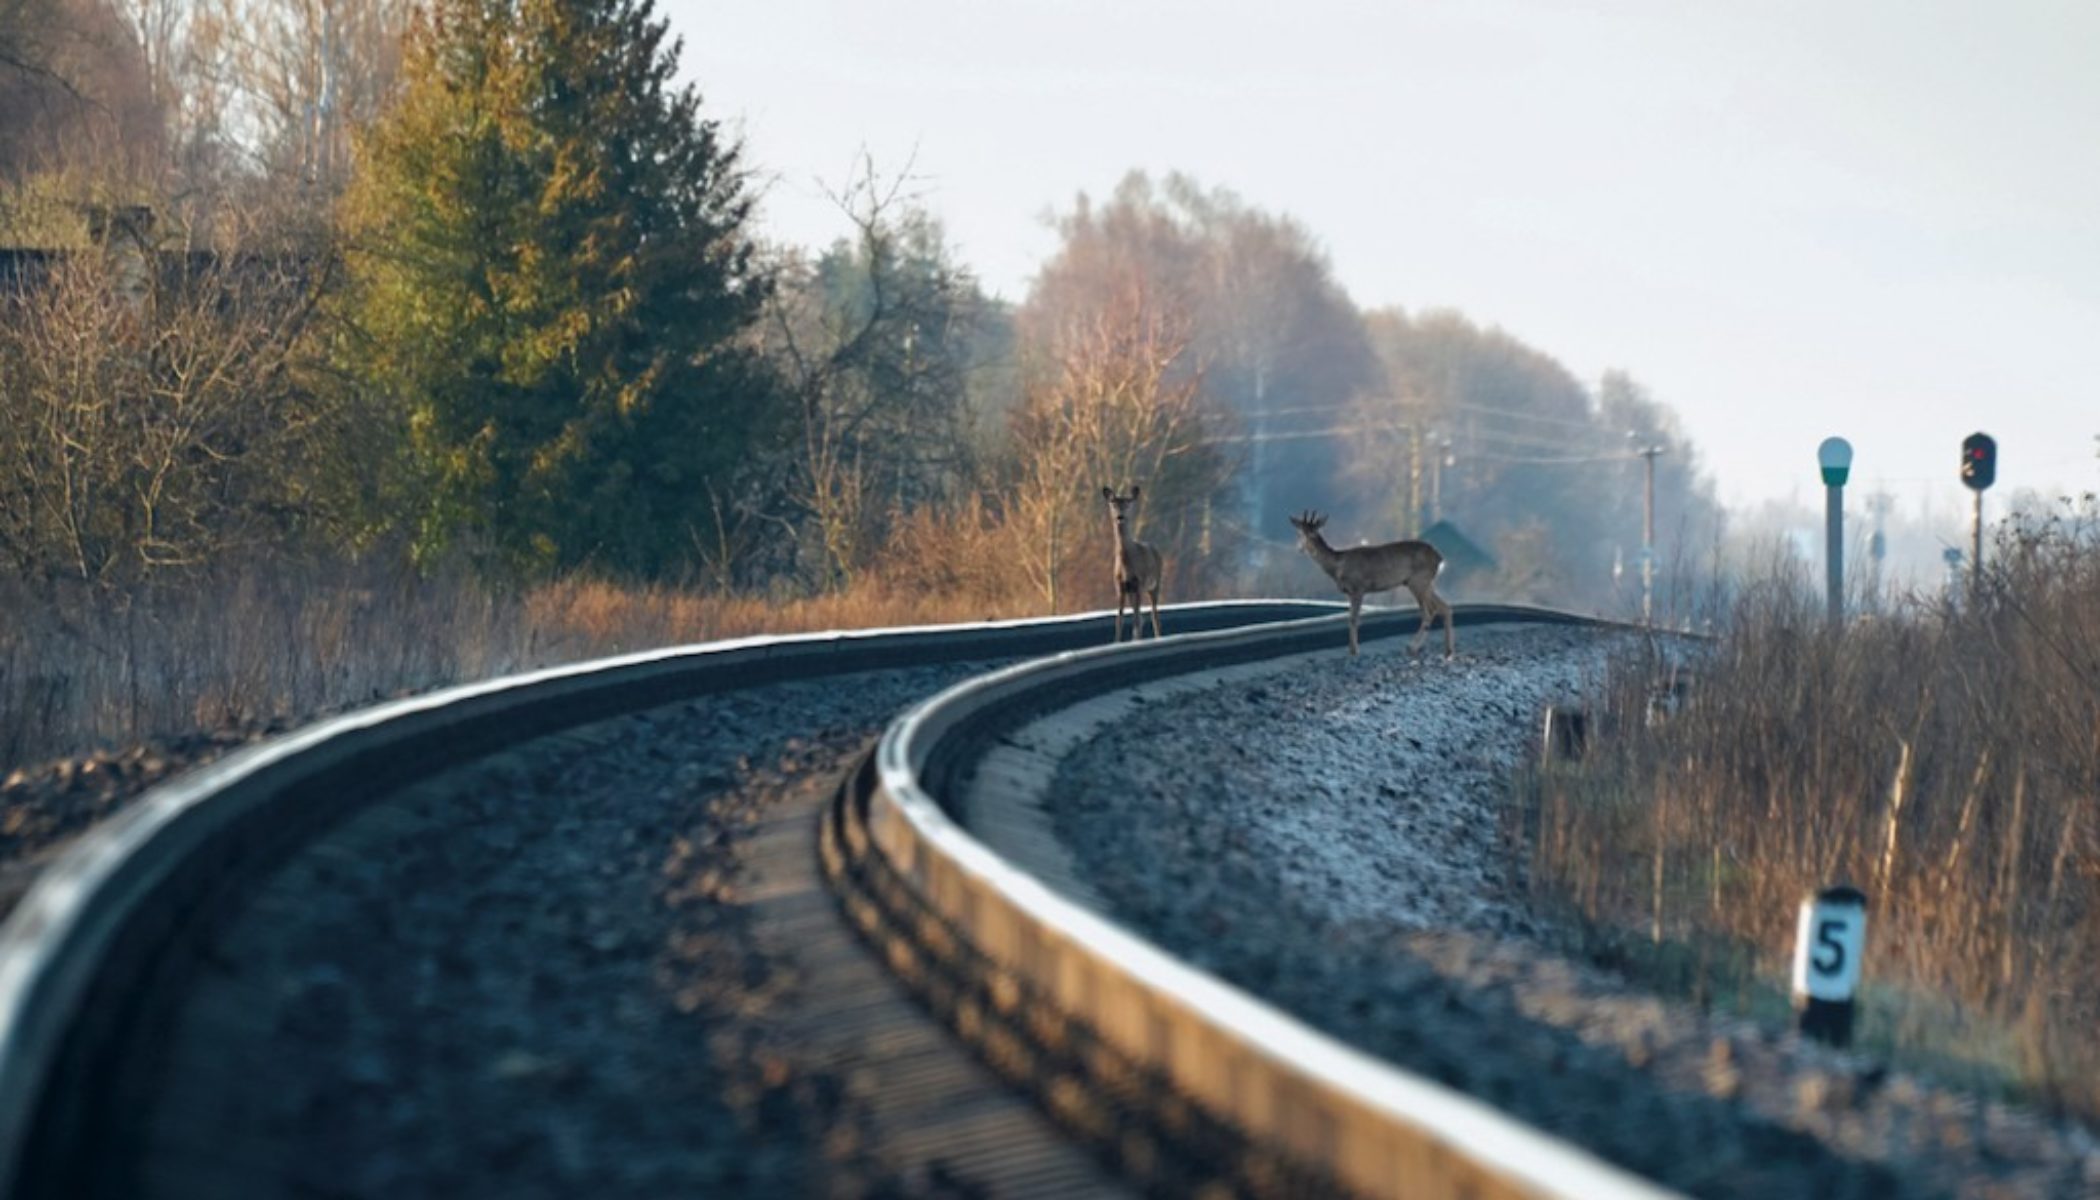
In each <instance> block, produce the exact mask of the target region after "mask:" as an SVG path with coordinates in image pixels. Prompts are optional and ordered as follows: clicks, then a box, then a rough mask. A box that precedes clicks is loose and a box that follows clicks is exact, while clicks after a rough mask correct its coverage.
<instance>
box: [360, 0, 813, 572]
mask: <svg viewBox="0 0 2100 1200" xmlns="http://www.w3.org/2000/svg"><path fill="white" fill-rule="evenodd" d="M653 10H654V5H653V3H652V0H436V2H435V3H433V4H432V5H431V7H430V9H429V10H428V12H427V14H426V15H425V16H424V17H423V18H422V19H421V20H420V21H419V22H418V24H417V25H416V27H415V28H414V29H413V30H412V32H411V34H410V37H409V39H408V43H407V46H406V49H405V61H404V68H403V75H404V80H403V90H402V93H401V95H400V97H399V98H398V100H397V102H396V104H395V105H394V106H393V108H392V109H391V110H390V111H389V112H388V113H387V114H386V116H384V117H383V118H382V119H381V120H380V121H379V122H378V123H377V125H376V126H375V128H373V129H372V130H371V131H370V133H369V135H368V136H367V137H365V138H364V139H363V141H362V143H361V145H360V156H361V163H360V166H361V169H360V170H359V172H358V173H357V177H356V180H355V182H354V183H353V185H352V187H351V190H350V192H349V194H348V195H347V196H346V198H345V202H344V210H343V215H344V227H345V231H346V233H347V235H348V237H347V242H348V245H349V250H348V256H349V262H350V266H351V273H352V280H353V287H352V289H351V294H352V297H353V299H352V300H351V302H350V305H349V311H350V316H351V323H352V325H353V327H354V330H355V336H353V337H351V338H349V339H347V340H346V344H347V345H349V346H351V347H353V350H352V351H351V357H352V359H353V360H354V361H353V362H352V363H351V364H349V365H350V366H351V367H352V369H353V370H354V371H355V372H356V374H357V375H358V376H360V377H361V378H362V379H363V380H364V381H365V382H366V383H367V384H368V385H369V386H373V387H375V388H376V389H377V390H378V391H380V392H381V393H382V394H384V395H386V396H388V397H391V398H392V400H393V401H394V402H395V403H396V404H397V405H398V406H399V410H400V411H401V412H402V413H403V414H405V417H406V430H407V440H408V445H409V447H410V449H411V451H412V453H411V456H410V457H411V459H412V460H413V462H414V464H415V467H416V470H415V472H414V478H415V479H416V481H417V482H416V484H415V485H414V489H413V491H414V494H413V495H412V496H411V497H410V500H411V508H412V511H414V512H415V513H416V524H417V534H418V537H417V544H418V546H419V548H420V549H422V550H424V551H426V552H427V551H429V550H432V549H435V548H437V547H440V546H443V545H446V544H448V543H451V542H456V541H459V540H461V539H462V537H463V535H464V536H465V538H467V539H468V540H471V541H473V542H474V543H476V544H479V545H483V546H486V547H487V548H489V549H491V550H493V551H495V552H496V554H497V555H498V556H500V557H501V558H502V559H504V560H506V561H507V562H508V563H509V564H511V565H514V566H516V567H520V568H523V569H525V570H526V571H528V572H532V573H540V572H547V571H556V570H570V569H576V568H585V569H591V570H595V571H601V572H605V573H608V574H614V575H620V576H625V577H631V578H632V577H661V576H663V575H665V574H668V573H671V572H674V571H676V570H677V569H679V568H680V567H681V566H682V565H683V564H684V563H685V562H686V561H687V560H688V558H689V557H690V555H691V553H692V548H693V546H694V540H693V536H692V531H693V530H694V529H695V528H696V527H698V526H699V525H701V524H702V521H703V515H702V514H704V513H706V512H707V511H708V505H709V495H710V492H709V489H710V487H719V486H721V485H722V483H723V482H724V480H725V479H726V477H727V476H728V474H729V473H731V472H732V471H733V470H734V469H735V468H736V466H737V465H738V464H739V463H741V462H747V461H749V460H750V459H751V457H752V456H753V453H754V451H755V450H757V449H759V448H761V447H763V446H766V445H768V444H770V441H771V439H772V438H774V437H775V436H776V435H777V433H778V432H779V430H780V419H781V415H782V411H783V410H782V406H781V404H780V401H779V391H778V389H777V388H776V387H775V386H774V384H773V383H772V382H771V380H770V378H769V376H768V373H767V371H766V368H765V366H764V363H763V361H762V359H761V358H760V357H759V356H758V354H757V353H756V352H755V349H754V348H753V346H752V344H751V342H750V339H749V337H748V332H749V329H750V326H751V325H752V323H753V322H754V320H755V319H756V318H757V316H758V314H759V311H760V306H761V303H762V301H763V300H764V296H765V289H766V281H765V279H764V278H763V276H762V273H761V272H760V271H759V269H758V267H757V264H756V259H755V255H754V248H753V246H752V243H751V241H750V239H749V236H748V234H747V232H746V226H747V222H748V220H749V218H750V214H751V204H752V201H751V198H750V195H749V193H748V191H747V189H746V186H745V181H744V176H743V171H742V167H741V163H740V158H739V147H738V146H736V145H735V144H733V143H732V142H730V141H728V140H725V138H724V137H723V135H722V133H721V131H720V130H719V129H718V127H717V123H716V122H714V121H712V120H703V119H701V117H700V114H699V109H700V97H699V96H698V94H697V93H696V92H695V91H694V90H693V89H692V88H690V87H686V88H677V87H676V86H675V85H674V83H673V76H674V73H675V70H676V66H677V59H678V53H679V45H678V44H677V43H676V42H671V43H669V44H668V45H667V43H666V27H665V23H664V22H662V21H660V20H657V19H656V18H655V17H654V15H653Z"/></svg>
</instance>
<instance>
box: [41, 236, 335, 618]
mask: <svg viewBox="0 0 2100 1200" xmlns="http://www.w3.org/2000/svg"><path fill="white" fill-rule="evenodd" d="M327 271H328V266H327V263H326V261H325V260H318V261H317V260H314V259H310V258H295V257H292V256H290V255H283V254H264V253H257V252H250V253H245V254H224V253H216V252H211V251H203V250H184V249H180V248H177V249H169V250H164V249H162V248H161V247H159V246H158V245H156V244H155V243H154V241H153V239H152V238H151V236H150V234H149V233H148V232H147V230H145V229H144V228H141V227H140V226H139V224H137V223H135V222H131V223H114V224H112V225H111V226H110V228H109V230H108V231H107V232H106V233H105V236H104V240H103V242H102V243H101V244H99V245H97V246H96V247H94V248H93V249H91V250H86V251H77V252H72V253H69V254H61V255H53V256H50V257H48V258H47V259H44V260H42V261H41V264H40V266H39V267H38V269H37V270H36V271H34V272H32V273H30V274H28V275H27V276H18V278H17V279H16V281H15V282H14V283H13V285H12V286H11V287H10V288H9V289H8V290H7V291H6V292H5V293H0V309H4V310H5V312H6V318H7V319H6V320H5V321H0V378H5V379H7V380H8V386H7V387H6V388H5V389H0V479H4V480H6V483H5V485H4V486H5V488H6V492H7V501H8V502H7V503H6V504H4V505H0V560H4V561H6V562H7V563H8V564H9V565H10V566H11V567H12V568H13V569H14V570H15V571H16V572H17V573H18V574H21V575H25V576H47V577H49V576H67V577H73V578H78V579H82V580H87V581H93V582H118V581H123V580H126V579H134V578H139V577H142V576H146V575H151V574H154V573H157V572H161V571H165V570H168V569H174V568H186V567H196V566H201V565H203V564H205V563H207V562H209V561H211V560H213V559H214V558H216V557H219V556H222V555H224V554H227V553H229V552H233V551H236V550H239V549H242V548H254V547H260V546H285V545H288V544H291V543H294V542H295V541H297V540H298V539H299V538H300V537H302V536H303V535H305V534H307V533H309V532H311V530H312V527H313V525H314V524H315V523H316V522H318V521H320V520H322V519H323V518H324V517H325V515H326V512H325V510H326V508H327V501H326V496H325V492H326V487H325V483H324V481H325V480H327V479H329V478H330V477H331V476H332V475H333V474H334V473H335V471H336V468H337V466H338V465H339V464H337V463H336V462H334V461H332V460H331V453H330V452H331V451H332V450H334V449H336V448H338V447H339V446H341V445H343V444H344V442H345V439H341V438H339V437H338V436H336V423H337V422H339V421H340V420H341V419H342V416H343V412H342V409H341V408H340V406H339V405H338V404H336V403H335V402H334V401H332V400H331V399H330V398H329V393H328V392H327V391H326V390H325V389H317V388H315V387H313V386H311V380H310V378H309V376H308V374H307V372H306V371H305V369H304V365H303V362H302V356H303V355H304V354H305V353H306V351H307V345H308V337H309V334H310V332H311V328H312V318H313V314H314V311H315V300H316V296H317V295H318V293H319V290H320V288H321V286H322V285H323V284H324V282H325V277H326V275H327Z"/></svg>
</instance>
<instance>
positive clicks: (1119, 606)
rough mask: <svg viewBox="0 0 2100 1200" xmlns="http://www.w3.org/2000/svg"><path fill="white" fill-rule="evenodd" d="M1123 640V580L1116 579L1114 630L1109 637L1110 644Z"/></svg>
mask: <svg viewBox="0 0 2100 1200" xmlns="http://www.w3.org/2000/svg"><path fill="white" fill-rule="evenodd" d="M1122 640H1123V581H1122V580H1120V579H1119V580H1117V581H1116V632H1115V635H1114V636H1113V637H1111V638H1109V642H1110V643H1111V644H1113V643H1117V642H1121V641H1122Z"/></svg>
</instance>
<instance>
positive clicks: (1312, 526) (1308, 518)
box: [1291, 508, 1327, 550]
mask: <svg viewBox="0 0 2100 1200" xmlns="http://www.w3.org/2000/svg"><path fill="white" fill-rule="evenodd" d="M1291 524H1292V525H1293V526H1294V527H1296V528H1297V530H1298V548H1299V549H1301V550H1309V549H1311V548H1312V547H1313V546H1315V545H1318V544H1320V543H1322V542H1324V541H1325V540H1326V539H1324V538H1322V537H1321V536H1320V527H1321V526H1323V525H1325V524H1327V518H1326V517H1324V516H1322V515H1321V514H1319V513H1316V512H1314V511H1312V510H1311V509H1309V508H1308V509H1306V510H1305V511H1304V512H1302V513H1299V514H1298V515H1297V516H1295V517H1292V518H1291Z"/></svg>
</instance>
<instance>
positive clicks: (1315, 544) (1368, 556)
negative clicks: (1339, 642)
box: [1291, 511, 1458, 658]
mask: <svg viewBox="0 0 2100 1200" xmlns="http://www.w3.org/2000/svg"><path fill="white" fill-rule="evenodd" d="M1291 524H1292V525H1294V526H1296V527H1297V529H1298V544H1299V546H1300V548H1301V549H1303V550H1304V551H1305V553H1306V554H1307V555H1308V556H1310V557H1311V559H1312V560H1313V561H1314V562H1316V563H1318V564H1320V569H1321V570H1323V571H1325V572H1327V575H1328V577H1329V578H1330V579H1333V580H1334V582H1335V584H1336V586H1338V587H1340V588H1341V589H1342V594H1343V595H1344V596H1347V597H1349V655H1350V657H1352V658H1353V657H1355V656H1356V653H1357V650H1356V623H1357V619H1358V616H1359V614H1361V613H1362V611H1363V606H1364V597H1365V596H1367V595H1369V594H1370V593H1372V592H1384V591H1390V590H1391V589H1393V588H1397V587H1404V588H1406V589H1407V590H1408V591H1409V592H1410V593H1411V594H1412V595H1413V596H1414V598H1415V607H1417V608H1419V609H1421V610H1422V627H1421V628H1420V629H1417V630H1416V631H1415V640H1414V644H1413V645H1412V646H1411V647H1410V649H1413V650H1415V651H1417V652H1419V651H1420V650H1421V649H1422V643H1423V642H1426V641H1428V640H1429V623H1430V622H1431V621H1432V620H1434V619H1435V618H1436V617H1437V616H1439V615H1441V616H1442V617H1443V618H1444V657H1446V658H1450V657H1453V656H1455V655H1456V654H1457V653H1458V635H1457V634H1456V633H1454V632H1453V631H1452V629H1451V606H1450V605H1449V604H1447V603H1445V602H1444V598H1443V597H1442V596H1439V595H1437V594H1436V575H1437V572H1438V571H1440V570H1442V569H1443V567H1444V556H1443V555H1442V554H1440V553H1438V552H1437V548H1436V547H1435V546H1432V545H1430V544H1429V543H1428V542H1414V541H1407V542H1387V543H1386V544H1384V545H1383V546H1352V547H1351V548H1349V549H1347V550H1337V549H1335V548H1334V547H1333V546H1330V545H1328V544H1327V539H1326V538H1325V537H1322V536H1321V535H1320V527H1321V526H1323V525H1325V524H1327V518H1326V517H1323V516H1321V515H1320V514H1319V513H1316V512H1310V511H1308V512H1305V513H1301V514H1299V515H1298V516H1295V517H1292V518H1291Z"/></svg>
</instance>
